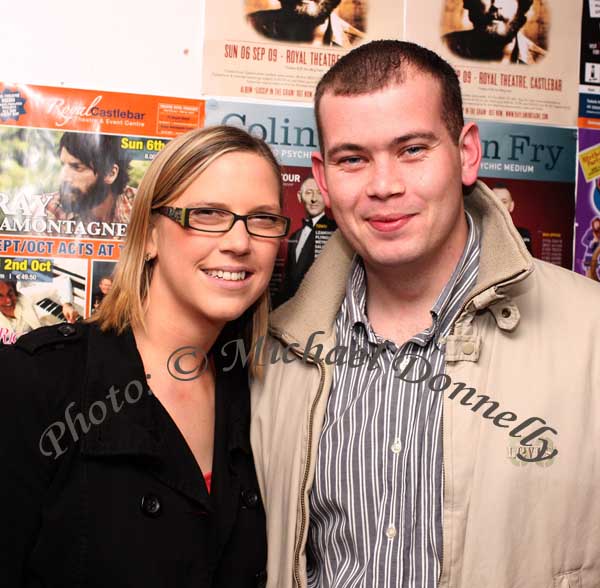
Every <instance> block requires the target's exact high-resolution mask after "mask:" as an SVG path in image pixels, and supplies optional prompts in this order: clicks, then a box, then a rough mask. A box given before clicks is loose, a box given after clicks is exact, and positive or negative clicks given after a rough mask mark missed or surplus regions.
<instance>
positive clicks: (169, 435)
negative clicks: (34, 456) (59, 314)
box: [81, 325, 210, 510]
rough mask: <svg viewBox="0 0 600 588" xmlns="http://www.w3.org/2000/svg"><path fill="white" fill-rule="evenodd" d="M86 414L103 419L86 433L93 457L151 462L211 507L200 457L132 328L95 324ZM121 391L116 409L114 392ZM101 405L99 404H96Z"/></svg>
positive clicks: (152, 468) (85, 448)
mask: <svg viewBox="0 0 600 588" xmlns="http://www.w3.org/2000/svg"><path fill="white" fill-rule="evenodd" d="M85 374H86V376H85V378H86V379H85V382H84V390H83V395H82V403H81V414H82V415H84V417H85V420H86V421H88V423H89V415H90V414H95V415H96V418H97V419H99V417H100V416H102V414H103V412H102V410H101V409H100V408H99V406H98V404H99V403H101V404H102V405H103V406H104V407H105V409H106V417H105V418H104V419H102V420H101V422H99V423H98V424H93V425H92V426H91V427H90V429H89V431H88V433H87V434H85V435H83V437H82V441H81V453H82V455H84V456H87V457H92V458H103V459H110V458H118V457H127V458H129V459H133V460H139V461H140V462H143V463H144V464H145V467H146V468H147V469H148V472H149V473H151V474H152V475H154V476H155V477H156V478H158V479H159V480H161V481H162V482H163V483H165V484H166V485H167V486H170V487H171V488H173V489H175V490H177V491H179V492H181V493H182V494H185V495H186V496H188V497H189V498H191V499H192V500H195V501H196V502H198V503H201V504H202V506H203V508H204V509H205V510H210V500H209V496H208V493H207V490H206V486H205V484H204V480H203V479H202V475H201V472H200V469H199V468H198V466H197V464H196V460H195V458H194V456H193V454H192V452H191V451H190V449H189V447H188V446H187V444H186V442H185V440H184V439H183V436H182V435H181V433H180V432H179V430H178V429H177V427H176V425H175V423H174V422H173V421H172V420H171V418H170V416H169V415H168V413H167V412H166V410H165V409H164V408H163V407H162V405H161V404H160V402H159V401H158V400H157V399H156V398H154V397H153V396H152V394H151V392H150V391H149V387H148V383H147V381H146V377H145V373H144V369H143V363H142V359H141V357H140V355H139V353H138V351H137V347H136V345H135V339H134V336H133V333H132V332H131V330H130V329H127V330H126V331H125V332H124V333H123V334H122V335H117V334H115V333H113V332H101V331H100V330H99V329H98V328H97V327H96V326H95V325H92V326H91V328H90V329H89V336H88V349H87V363H86V369H85ZM111 389H112V390H114V391H116V392H115V398H116V401H115V405H116V406H117V407H120V409H119V410H118V411H117V410H115V408H114V406H113V404H112V401H111V400H110V397H109V396H108V395H109V392H110V391H111ZM95 404H96V405H97V406H96V408H94V405H95Z"/></svg>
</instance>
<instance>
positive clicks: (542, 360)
mask: <svg viewBox="0 0 600 588" xmlns="http://www.w3.org/2000/svg"><path fill="white" fill-rule="evenodd" d="M465 204H466V207H467V209H468V210H469V211H470V212H471V214H472V215H473V216H474V218H475V219H476V220H477V221H478V223H479V226H480V227H481V229H482V249H481V257H480V270H479V275H478V280H477V283H476V285H475V287H474V288H473V290H472V291H471V292H470V294H469V296H468V301H467V303H466V304H465V307H464V309H463V311H462V313H461V314H460V316H459V317H458V319H457V320H456V323H455V325H454V329H453V332H452V334H451V335H450V336H449V337H448V339H447V348H446V373H447V374H448V375H449V376H450V378H451V380H452V386H450V387H449V388H448V389H447V390H446V391H445V392H443V394H444V400H443V425H442V426H443V455H444V476H445V478H444V480H445V481H444V506H443V558H442V574H441V579H440V586H442V587H444V588H450V587H452V588H597V587H600V452H599V451H598V448H599V447H600V287H599V285H598V284H597V283H594V282H593V281H592V280H588V279H586V278H583V277H581V276H578V275H576V274H575V273H573V272H569V271H567V270H564V269H562V268H559V267H556V266H553V265H550V264H547V263H544V262H540V261H538V260H533V259H532V258H531V257H530V256H529V254H528V253H527V250H526V248H525V245H524V244H523V241H522V240H521V238H520V236H519V234H518V232H517V231H516V230H515V228H514V227H513V224H512V221H511V219H510V216H509V215H508V213H507V212H506V211H505V209H504V207H503V206H502V204H501V203H500V201H499V200H497V199H496V198H495V196H493V195H492V193H491V192H490V191H489V190H488V189H487V188H486V187H485V186H484V185H483V184H481V183H478V184H477V186H476V188H475V189H474V190H473V192H472V193H471V194H470V195H468V196H465ZM352 255H353V254H352V251H351V250H350V249H349V247H348V245H347V243H346V242H345V241H344V240H343V238H342V237H341V235H340V234H339V231H338V233H336V234H335V235H334V236H333V237H332V238H331V239H330V241H329V243H328V245H327V246H326V248H325V249H324V251H323V252H322V253H321V255H320V257H319V259H318V260H317V261H316V262H315V264H314V265H313V267H312V269H311V271H310V272H309V274H308V275H307V277H306V279H305V281H304V282H303V284H302V285H301V287H300V290H299V291H298V293H297V295H296V296H295V298H293V299H292V300H291V301H289V302H288V303H287V304H285V305H284V306H282V307H281V308H280V309H278V310H277V311H276V312H275V313H273V317H272V334H273V336H274V337H275V340H274V342H273V345H275V346H276V347H275V348H276V349H277V347H279V352H281V351H282V349H281V346H282V345H288V344H291V343H295V344H297V345H298V346H297V347H294V348H293V349H291V350H288V353H287V356H285V359H286V360H287V361H288V362H289V363H284V362H283V361H282V360H281V359H279V361H277V362H276V363H271V361H272V358H271V359H269V360H268V361H267V363H268V365H266V366H265V378H264V380H263V381H262V382H256V383H255V384H254V385H253V389H252V411H253V420H252V430H251V439H252V445H253V449H254V457H255V461H256V467H257V472H258V479H259V484H260V486H261V490H262V493H263V496H264V502H265V507H266V512H267V526H268V540H269V562H268V586H269V587H271V588H292V587H294V588H295V587H304V586H306V557H305V552H306V540H307V529H308V523H309V493H310V490H311V486H312V484H313V479H314V473H315V471H314V470H315V461H316V456H317V447H318V441H319V434H320V431H321V427H322V423H323V418H324V414H325V410H326V405H327V398H328V394H329V390H330V387H331V381H332V375H333V366H332V365H327V363H326V361H325V360H324V358H325V356H326V353H327V350H328V349H330V348H331V347H332V346H333V345H335V334H334V321H335V316H336V313H337V311H338V309H339V307H340V304H341V301H342V298H343V296H344V288H345V282H346V276H347V273H348V269H349V267H350V263H351V259H352ZM315 331H323V332H324V333H323V334H321V335H319V336H317V337H316V338H314V339H313V342H312V344H311V347H312V348H313V351H315V345H316V344H318V343H320V344H322V345H323V352H322V354H321V360H320V361H319V362H317V363H310V362H308V361H301V360H299V359H298V358H297V357H296V356H295V355H294V352H296V353H301V352H302V350H303V348H304V347H305V346H306V342H307V341H308V340H309V337H310V335H311V333H313V332H315ZM294 357H296V360H294V361H291V360H292V358H294ZM459 382H463V383H465V384H466V386H468V387H473V388H475V389H476V392H475V393H474V395H473V396H471V397H470V398H469V397H467V395H466V391H465V390H463V391H462V392H461V393H460V394H458V395H455V397H454V398H451V397H450V396H451V393H452V392H453V391H455V390H458V389H460V386H458V385H457V384H458V383H459ZM475 395H485V396H487V397H489V399H488V400H489V402H488V403H487V404H485V405H483V402H484V401H485V397H484V398H482V399H479V398H476V396H475ZM491 401H495V402H497V403H498V405H493V404H490V402H491ZM533 417H538V419H533ZM528 419H529V420H528ZM539 419H543V420H544V422H545V423H546V424H547V425H546V426H549V427H552V429H554V430H555V431H557V434H554V432H552V431H550V430H545V431H541V432H539V433H537V434H534V435H533V436H532V433H535V432H536V429H538V427H540V426H541V427H543V426H545V425H544V423H542V421H541V420H539ZM526 423H529V424H528V425H527V424H526ZM524 424H525V425H526V426H525V427H521V429H518V428H517V427H518V426H519V425H524ZM511 432H513V433H514V435H513V436H511V434H510V433H511ZM528 437H529V439H527V438H528ZM540 437H542V438H544V439H545V440H546V441H547V442H548V446H547V447H546V452H545V453H544V454H543V456H545V457H548V456H550V455H551V452H552V451H553V450H554V449H556V450H558V454H557V455H555V456H554V457H552V458H549V459H544V460H542V461H538V462H529V463H528V462H525V461H522V460H521V459H520V458H519V457H517V455H518V454H520V455H521V457H525V458H531V457H532V456H536V455H538V451H539V449H540V447H541V446H542V444H543V441H540ZM524 441H526V442H527V443H526V444H527V445H529V447H528V446H526V445H523V444H522V443H523V442H524Z"/></svg>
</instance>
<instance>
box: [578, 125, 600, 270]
mask: <svg viewBox="0 0 600 588" xmlns="http://www.w3.org/2000/svg"><path fill="white" fill-rule="evenodd" d="M578 160H579V165H578V171H577V205H576V215H575V226H576V229H575V261H574V264H573V269H574V270H575V271H576V272H579V273H580V274H583V275H585V276H587V277H589V278H592V279H593V280H596V281H598V282H600V131H596V130H592V129H579V157H578Z"/></svg>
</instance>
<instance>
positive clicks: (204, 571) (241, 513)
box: [0, 325, 266, 588]
mask: <svg viewBox="0 0 600 588" xmlns="http://www.w3.org/2000/svg"><path fill="white" fill-rule="evenodd" d="M215 355H217V357H216V359H215V361H217V360H218V354H215ZM218 367H219V366H218V365H217V368H218ZM0 373H1V374H2V393H3V394H2V412H1V415H0V457H1V459H2V465H3V470H4V475H3V479H2V481H1V484H0V504H2V505H3V508H2V511H1V513H0V530H1V532H0V537H1V539H0V585H2V586H6V587H10V588H21V587H27V588H31V587H36V588H38V587H44V588H50V587H52V588H74V587H85V588H91V587H98V588H108V587H110V588H120V587H123V588H125V587H127V588H132V587H138V586H139V587H140V588H142V587H143V588H153V587H157V588H158V587H160V588H176V587H177V588H187V587H189V588H203V587H209V586H210V587H219V588H237V587H240V588H245V587H254V586H261V585H263V584H264V582H265V575H264V568H265V561H266V535H265V523H264V510H263V507H262V503H261V500H260V494H259V491H258V485H257V481H256V474H255V471H254V464H253V461H252V456H251V452H250V445H249V399H248V387H247V376H246V373H245V370H243V369H242V368H241V366H240V368H239V369H234V370H231V371H230V372H228V373H226V374H224V373H223V371H222V370H219V369H217V373H218V376H217V385H216V400H215V407H216V408H215V413H216V416H215V449H214V460H213V478H212V491H211V494H210V496H209V494H208V491H207V489H206V485H205V483H204V479H203V477H202V473H201V472H200V469H199V468H198V466H197V463H196V461H195V459H194V457H193V455H192V453H191V451H190V449H189V447H188V446H187V444H186V442H185V440H184V439H183V436H182V435H181V433H180V432H179V430H178V428H177V427H176V425H175V424H174V422H173V421H172V420H171V418H170V416H169V415H168V413H167V412H166V411H165V410H164V408H163V407H162V405H161V404H160V403H159V402H158V400H157V399H156V397H154V396H153V395H152V393H151V392H149V390H148V384H147V381H146V378H145V374H144V371H143V364H142V361H141V358H140V356H139V354H138V352H137V348H136V346H135V340H134V338H133V335H132V333H131V331H127V332H126V333H125V334H123V335H121V336H117V335H115V334H112V333H101V332H100V331H99V330H98V329H97V328H96V327H95V326H90V325H77V326H72V325H60V326H54V327H47V328H43V329H38V330H37V331H34V332H32V333H30V334H28V335H25V336H23V337H21V338H20V339H19V340H18V341H17V343H16V345H15V346H13V347H3V348H2V349H0ZM150 383H151V380H150ZM111 390H112V393H111ZM117 409H118V410H117ZM86 431H87V432H86Z"/></svg>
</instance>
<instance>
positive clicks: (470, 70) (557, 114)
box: [406, 0, 581, 126]
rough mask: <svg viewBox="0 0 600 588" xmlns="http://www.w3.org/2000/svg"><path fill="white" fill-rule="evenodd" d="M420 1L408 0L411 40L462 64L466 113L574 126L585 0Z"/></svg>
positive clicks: (454, 64) (467, 114)
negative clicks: (582, 6)
mask: <svg viewBox="0 0 600 588" xmlns="http://www.w3.org/2000/svg"><path fill="white" fill-rule="evenodd" d="M465 5H466V3H464V2H463V0H420V1H419V2H408V3H407V5H406V11H407V15H406V39H407V40H410V41H414V42H416V43H420V44H422V45H425V46H426V47H429V48H430V49H432V50H433V51H436V52H437V53H439V54H440V55H441V56H442V57H444V59H446V60H447V61H449V62H450V63H451V64H452V65H453V66H454V67H455V69H456V70H457V71H458V73H459V75H460V79H461V83H462V89H463V98H464V106H465V115H466V116H468V117H471V118H477V119H480V120H481V119H483V120H498V121H506V122H511V123H527V124H529V123H534V124H549V125H563V126H575V125H576V122H577V110H578V101H577V95H576V92H575V91H574V88H576V86H577V83H578V72H577V68H576V67H574V64H576V63H577V60H578V59H579V46H580V43H579V41H580V25H579V23H580V16H581V4H580V2H565V1H564V0H533V1H532V0H514V2H497V3H494V2H471V3H469V5H468V8H465Z"/></svg>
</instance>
